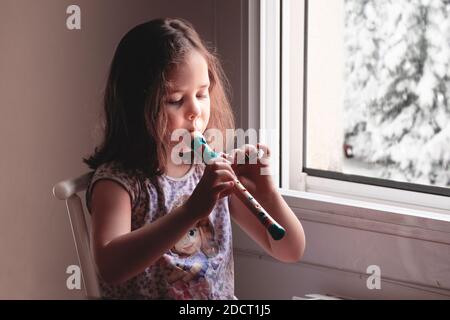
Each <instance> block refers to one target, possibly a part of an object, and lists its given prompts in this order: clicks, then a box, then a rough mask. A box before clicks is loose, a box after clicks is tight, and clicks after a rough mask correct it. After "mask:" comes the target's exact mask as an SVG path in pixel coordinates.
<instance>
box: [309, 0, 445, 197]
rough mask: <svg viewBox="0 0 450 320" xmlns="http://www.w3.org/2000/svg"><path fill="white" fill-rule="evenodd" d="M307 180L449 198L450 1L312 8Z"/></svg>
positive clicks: (348, 0)
mask: <svg viewBox="0 0 450 320" xmlns="http://www.w3.org/2000/svg"><path fill="white" fill-rule="evenodd" d="M305 13H306V17H307V24H306V36H307V39H306V41H307V42H306V43H307V47H306V48H307V50H306V51H305V52H306V60H305V70H306V77H305V93H306V95H305V100H304V101H305V110H304V111H305V115H306V116H305V120H306V121H305V122H304V125H305V127H304V133H305V136H304V141H305V143H304V148H303V157H304V158H303V161H304V163H303V166H304V172H306V173H307V174H308V175H311V176H319V177H327V178H333V179H339V180H345V181H353V182H360V183H366V184H371V185H378V186H387V187H391V188H398V189H404V190H413V191H419V192H426V193H432V194H440V195H450V188H449V187H450V96H449V92H450V22H449V21H450V1H426V2H425V1H420V0H396V1H390V0H365V1H361V0H337V1H332V2H330V1H327V0H314V1H306V10H305Z"/></svg>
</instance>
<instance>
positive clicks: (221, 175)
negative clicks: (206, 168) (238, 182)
mask: <svg viewBox="0 0 450 320" xmlns="http://www.w3.org/2000/svg"><path fill="white" fill-rule="evenodd" d="M212 174H213V177H214V179H215V180H216V181H220V182H226V181H234V180H235V179H237V177H236V175H235V174H234V171H233V170H231V167H230V168H226V169H219V170H215V171H214V172H213V173H212Z"/></svg>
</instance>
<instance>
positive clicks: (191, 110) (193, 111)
mask: <svg viewBox="0 0 450 320" xmlns="http://www.w3.org/2000/svg"><path fill="white" fill-rule="evenodd" d="M201 112H202V109H201V107H200V103H199V102H198V101H196V99H191V100H190V101H189V103H188V105H187V110H186V114H187V118H188V119H189V121H194V120H195V119H197V118H198V117H199V116H200V114H201Z"/></svg>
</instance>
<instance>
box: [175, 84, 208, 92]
mask: <svg viewBox="0 0 450 320" xmlns="http://www.w3.org/2000/svg"><path fill="white" fill-rule="evenodd" d="M209 86H210V84H209V83H206V84H203V85H201V86H200V87H198V89H204V88H207V87H209ZM183 89H184V88H177V87H173V88H172V87H170V86H169V92H171V93H176V92H181V91H183Z"/></svg>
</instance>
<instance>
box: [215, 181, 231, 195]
mask: <svg viewBox="0 0 450 320" xmlns="http://www.w3.org/2000/svg"><path fill="white" fill-rule="evenodd" d="M233 188H234V181H227V182H220V183H218V184H216V185H215V186H214V187H213V190H212V191H213V193H215V194H219V197H220V198H222V197H223V193H225V194H226V193H227V191H232V190H233Z"/></svg>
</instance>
